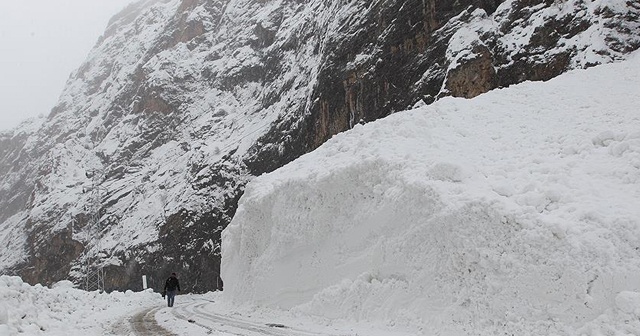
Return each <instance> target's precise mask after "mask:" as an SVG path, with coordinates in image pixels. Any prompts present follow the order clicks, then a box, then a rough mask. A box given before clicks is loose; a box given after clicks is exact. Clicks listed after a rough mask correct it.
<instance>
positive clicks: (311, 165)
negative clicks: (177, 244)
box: [222, 53, 640, 335]
mask: <svg viewBox="0 0 640 336" xmlns="http://www.w3.org/2000/svg"><path fill="white" fill-rule="evenodd" d="M638 75H640V54H638V53H635V54H634V55H632V57H631V60H630V61H626V62H623V63H617V64H610V65H602V66H598V67H596V68H592V69H589V70H581V71H573V72H570V73H568V74H565V75H562V76H561V77H559V78H556V79H553V80H550V81H548V82H527V83H523V84H520V85H517V86H513V87H511V88H508V89H502V90H496V91H492V92H489V93H487V94H484V95H481V96H479V97H476V98H474V99H470V100H467V99H456V98H445V99H442V100H440V101H438V102H436V103H435V104H433V105H431V106H427V107H421V108H416V109H414V110H411V111H406V112H401V113H397V114H394V115H391V116H389V117H387V118H385V119H382V120H379V121H376V122H372V123H369V124H366V125H364V126H357V127H355V128H354V129H353V130H351V131H349V132H345V133H342V134H339V135H336V136H334V137H333V138H332V139H331V140H329V141H328V142H327V143H325V144H324V145H323V146H321V147H320V148H319V149H317V150H316V151H314V152H312V153H309V154H307V155H304V156H302V157H301V158H299V159H298V160H296V161H294V162H292V163H290V164H288V165H286V166H284V167H283V168H281V169H278V170H276V171H275V172H273V173H270V174H266V175H262V176H260V177H258V178H257V179H255V180H253V181H252V182H250V183H249V184H248V186H247V188H246V191H245V194H244V196H243V197H242V198H241V200H240V203H239V208H238V211H237V213H236V216H235V217H234V218H233V220H232V222H231V223H230V225H229V226H228V228H227V229H226V230H225V231H224V232H223V246H222V253H223V259H222V276H223V279H224V280H225V291H224V296H225V298H226V299H227V300H229V301H232V302H235V303H238V304H255V305H258V306H263V307H278V308H283V309H287V310H293V311H296V312H299V313H304V314H311V315H319V316H323V317H327V318H331V319H353V320H365V321H378V322H382V323H388V324H397V325H410V326H415V327H416V328H417V329H418V330H420V334H424V335H497V334H509V335H511V334H515V335H555V334H561V335H601V334H608V335H609V334H610V335H613V334H616V335H623V334H624V335H627V334H633V335H638V332H639V330H640V320H639V318H640V206H639V205H640V109H639V106H640V76H638Z"/></svg>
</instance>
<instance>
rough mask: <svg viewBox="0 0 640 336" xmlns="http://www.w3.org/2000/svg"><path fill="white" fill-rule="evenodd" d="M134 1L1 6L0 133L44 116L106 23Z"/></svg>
mask: <svg viewBox="0 0 640 336" xmlns="http://www.w3.org/2000/svg"><path fill="white" fill-rule="evenodd" d="M135 1H136V0H0V130H6V129H9V128H13V127H15V126H16V125H18V123H20V121H22V120H24V119H26V118H29V117H34V116H38V115H41V114H42V115H47V114H49V111H50V110H51V108H52V107H53V106H54V105H55V103H56V102H57V100H58V96H59V95H60V93H61V92H62V89H63V87H64V84H65V82H66V80H67V78H68V77H69V74H70V73H71V72H72V71H73V70H75V69H76V68H78V67H79V66H80V65H81V64H82V62H83V61H84V59H85V57H86V56H87V55H88V53H89V50H91V48H92V47H93V45H94V44H95V43H96V41H97V40H98V38H99V37H100V36H101V35H102V33H103V32H104V29H105V28H106V26H107V23H108V22H109V19H110V18H111V17H112V16H113V15H114V14H116V13H117V12H119V11H120V10H121V9H123V8H124V7H126V5H127V4H129V3H132V2H135Z"/></svg>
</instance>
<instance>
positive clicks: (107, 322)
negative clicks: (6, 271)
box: [0, 275, 163, 336]
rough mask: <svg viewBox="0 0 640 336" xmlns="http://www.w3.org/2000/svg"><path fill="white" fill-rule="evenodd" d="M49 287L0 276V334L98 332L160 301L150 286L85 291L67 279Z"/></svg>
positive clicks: (95, 333) (77, 333)
mask: <svg viewBox="0 0 640 336" xmlns="http://www.w3.org/2000/svg"><path fill="white" fill-rule="evenodd" d="M52 287H53V288H47V287H43V286H41V285H35V286H31V285H29V284H27V283H24V282H23V281H22V280H21V279H20V278H19V277H10V276H4V275H3V276H0V336H5V335H6V336H8V335H16V334H25V335H101V334H104V333H105V331H108V330H110V329H111V328H112V324H113V323H115V322H116V321H117V320H118V319H124V318H128V317H129V315H131V314H132V313H133V312H134V311H138V310H140V309H142V308H143V307H150V306H153V305H162V302H163V301H162V299H161V298H160V296H159V295H158V294H157V293H155V294H154V293H153V292H152V291H151V290H148V291H145V292H139V293H133V292H131V291H127V292H125V293H121V292H112V293H110V294H107V293H98V292H97V291H96V292H86V291H82V290H79V289H75V288H73V284H71V282H69V281H61V282H58V283H57V284H55V285H54V286H52Z"/></svg>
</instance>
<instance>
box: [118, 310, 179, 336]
mask: <svg viewBox="0 0 640 336" xmlns="http://www.w3.org/2000/svg"><path fill="white" fill-rule="evenodd" d="M158 310H160V308H149V309H146V310H143V311H141V312H139V313H137V314H136V315H134V316H133V317H131V319H130V320H129V324H131V328H132V329H133V332H134V333H135V334H136V335H140V336H146V335H149V336H151V335H153V336H175V334H173V333H171V332H169V331H167V330H166V329H164V328H162V327H161V326H159V325H158V322H157V321H156V316H155V315H156V312H157V311H158Z"/></svg>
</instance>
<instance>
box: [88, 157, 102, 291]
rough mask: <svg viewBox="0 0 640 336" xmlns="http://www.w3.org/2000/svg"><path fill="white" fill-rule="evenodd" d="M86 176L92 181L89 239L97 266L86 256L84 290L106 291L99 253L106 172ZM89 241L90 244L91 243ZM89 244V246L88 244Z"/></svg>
mask: <svg viewBox="0 0 640 336" xmlns="http://www.w3.org/2000/svg"><path fill="white" fill-rule="evenodd" d="M86 176H87V177H88V178H90V179H91V190H90V192H91V194H90V197H89V209H88V210H89V213H90V214H91V216H90V218H89V223H88V229H87V233H88V235H89V236H88V239H89V240H91V239H93V240H94V242H95V243H94V248H95V249H96V264H95V265H94V264H92V263H91V258H89V256H88V255H86V254H85V260H84V262H85V264H84V269H85V281H84V289H85V290H86V291H88V292H91V291H95V290H97V291H100V292H103V291H104V268H103V267H102V265H99V262H100V260H99V254H98V253H99V252H100V251H101V250H102V244H101V237H100V235H101V233H100V231H101V230H100V209H102V196H103V191H105V190H104V188H103V187H102V186H101V184H102V181H103V180H104V171H103V170H102V169H91V170H88V171H87V172H86ZM89 240H88V242H89ZM88 242H87V244H88Z"/></svg>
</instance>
